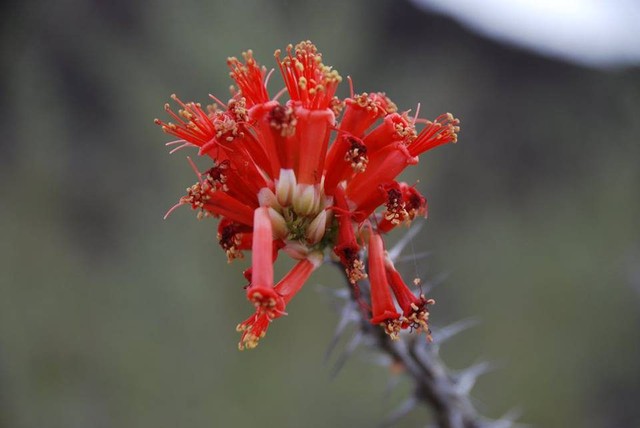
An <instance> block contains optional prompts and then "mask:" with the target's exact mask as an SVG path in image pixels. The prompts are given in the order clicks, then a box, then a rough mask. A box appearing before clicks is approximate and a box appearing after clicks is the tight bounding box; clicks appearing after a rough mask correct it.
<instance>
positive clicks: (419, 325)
mask: <svg viewBox="0 0 640 428" xmlns="http://www.w3.org/2000/svg"><path fill="white" fill-rule="evenodd" d="M385 265H386V266H385V267H386V270H387V279H388V281H389V284H390V285H391V289H392V290H393V294H394V295H395V297H396V300H397V301H398V305H400V308H402V313H403V315H404V322H403V326H402V327H403V328H407V327H410V328H412V329H414V330H418V331H424V332H425V333H426V334H427V340H429V341H431V334H430V333H431V331H430V330H429V323H428V321H429V310H428V309H427V305H433V304H434V303H436V301H435V300H433V299H427V298H426V297H425V296H424V295H423V294H421V295H420V296H416V295H415V294H413V292H412V291H411V290H410V289H409V287H408V286H407V284H405V282H404V281H403V280H402V277H401V276H400V274H399V273H398V271H397V270H396V268H395V267H394V266H393V263H392V262H391V260H389V258H387V259H386V260H385Z"/></svg>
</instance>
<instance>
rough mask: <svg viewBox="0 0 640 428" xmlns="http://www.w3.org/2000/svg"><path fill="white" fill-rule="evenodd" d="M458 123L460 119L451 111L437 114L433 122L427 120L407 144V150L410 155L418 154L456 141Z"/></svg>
mask: <svg viewBox="0 0 640 428" xmlns="http://www.w3.org/2000/svg"><path fill="white" fill-rule="evenodd" d="M459 125H460V121H459V120H458V119H456V118H454V117H453V115H452V114H451V113H445V114H443V115H441V116H438V117H437V118H436V120H434V121H433V122H429V121H427V126H426V127H425V128H424V129H423V130H422V132H420V134H418V137H417V138H416V139H415V140H414V141H413V142H411V144H409V152H410V153H411V155H412V156H418V155H419V154H421V153H424V152H426V151H427V150H431V149H433V148H435V147H438V146H441V145H443V144H447V143H456V142H457V141H458V132H459V131H460V126H459Z"/></svg>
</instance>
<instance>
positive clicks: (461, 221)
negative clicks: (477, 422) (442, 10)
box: [0, 0, 640, 428]
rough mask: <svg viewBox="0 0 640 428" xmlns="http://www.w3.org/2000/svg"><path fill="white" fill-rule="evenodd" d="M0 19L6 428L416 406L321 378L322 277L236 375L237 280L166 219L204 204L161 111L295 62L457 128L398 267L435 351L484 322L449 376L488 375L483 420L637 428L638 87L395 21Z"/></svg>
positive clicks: (347, 423)
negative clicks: (446, 118) (251, 62)
mask: <svg viewBox="0 0 640 428" xmlns="http://www.w3.org/2000/svg"><path fill="white" fill-rule="evenodd" d="M493 3H495V2H493ZM573 3H575V2H573ZM0 7H1V13H0V15H1V16H2V18H0V19H1V23H2V25H1V28H0V33H1V42H0V43H1V47H2V79H1V83H0V84H1V85H2V86H1V88H0V89H1V93H2V101H3V102H2V103H1V105H2V106H1V108H2V110H3V111H2V115H0V121H1V126H2V130H3V137H2V140H1V142H0V145H1V147H2V153H1V155H0V195H1V199H0V201H1V202H0V228H1V229H0V230H1V233H2V234H1V239H0V267H1V268H0V426H3V427H15V428H23V427H24V428H31V427H34V428H35V427H52V428H55V427H65V428H70V427H97V428H101V427H118V428H124V427H177V426H180V427H211V426H214V427H249V426H274V427H275V426H277V427H326V426H334V427H354V426H357V427H370V426H376V424H377V423H379V422H380V421H381V420H382V419H383V418H384V417H385V416H386V415H388V414H389V412H390V411H392V410H393V408H394V406H396V405H398V403H400V402H402V401H403V399H404V398H405V397H406V396H407V394H408V393H409V385H408V384H407V383H406V382H402V381H400V384H399V386H398V388H396V389H395V390H393V391H391V392H385V391H386V385H387V384H388V382H389V379H390V378H393V377H394V376H397V375H396V374H393V373H390V372H389V371H388V370H386V369H384V368H381V367H378V366H376V365H373V364H371V362H370V360H371V355H370V354H369V353H368V352H365V351H362V352H359V353H358V354H357V355H356V356H354V357H353V358H351V359H350V360H349V361H348V362H347V364H346V366H345V368H344V369H343V371H342V372H341V373H340V374H339V375H338V376H337V377H335V378H332V376H331V361H330V362H329V363H326V362H324V361H323V354H324V351H325V350H326V347H327V344H328V343H329V340H330V338H331V334H332V330H333V328H334V327H335V324H336V319H337V316H336V313H335V312H334V310H333V308H332V305H331V304H330V300H329V299H328V298H327V296H326V293H324V294H323V293H322V292H320V291H318V287H317V286H316V284H323V285H324V286H325V287H328V288H335V289H339V288H340V287H343V285H342V283H341V282H340V280H339V275H338V274H337V273H336V272H332V270H331V268H330V267H327V268H325V269H324V270H323V271H322V272H321V273H318V274H315V275H314V277H313V278H312V281H311V282H310V284H308V285H307V286H306V288H305V290H303V292H302V293H301V294H300V295H299V296H298V297H296V300H295V302H294V303H293V304H292V305H291V307H290V310H289V314H290V316H289V317H286V318H284V319H281V320H278V321H277V322H276V323H275V324H274V325H273V326H272V328H271V329H270V331H269V334H268V336H267V338H266V340H265V341H264V342H263V343H262V344H261V345H260V346H259V348H258V349H256V350H255V351H252V352H242V353H240V352H238V351H237V349H236V343H237V339H238V336H237V334H236V332H235V331H234V327H235V325H236V323H237V322H239V321H240V320H242V319H244V318H245V317H246V316H247V315H248V314H249V312H250V311H251V308H250V307H249V305H248V304H247V302H246V301H245V299H244V297H243V293H242V292H241V291H242V286H243V285H244V280H243V279H242V277H241V274H240V273H241V271H242V269H243V267H244V266H243V265H241V264H238V265H232V266H228V265H227V264H226V260H225V257H224V255H223V254H222V252H221V250H220V249H219V248H218V247H217V245H216V242H215V223H214V222H213V221H200V222H198V221H197V220H196V219H195V215H194V213H193V212H192V211H190V210H189V209H187V208H184V209H182V210H179V211H178V212H176V213H175V214H174V215H173V216H172V217H171V218H170V219H169V220H167V221H163V220H162V216H163V214H164V213H165V211H166V210H167V208H168V207H170V206H171V205H172V204H173V203H174V201H175V200H176V199H177V198H178V197H179V196H180V195H181V194H182V192H183V191H184V188H185V187H186V186H187V185H189V184H191V183H192V182H193V181H194V177H193V174H192V172H191V171H190V169H189V167H188V165H187V162H186V161H185V152H179V153H177V154H174V155H169V154H168V153H167V150H166V149H165V148H164V147H163V143H164V142H166V141H168V138H167V136H166V135H164V134H163V133H162V132H161V131H160V129H158V128H157V127H156V126H155V125H154V124H153V119H154V117H162V115H163V113H164V112H163V108H162V106H163V104H164V103H165V102H166V101H167V100H168V97H169V95H170V94H171V93H173V92H176V93H178V94H180V95H181V97H183V98H184V99H193V100H196V101H203V102H205V101H206V100H207V94H208V93H209V92H211V93H215V94H218V95H219V96H220V97H225V96H226V91H227V88H228V85H229V83H230V82H229V80H228V78H227V71H228V70H227V68H226V65H225V59H226V57H227V56H230V55H239V53H240V52H241V51H242V50H246V49H248V48H252V49H253V50H254V52H255V54H256V56H257V58H258V59H259V60H260V61H261V62H262V63H264V64H266V65H267V66H269V67H272V66H274V63H273V59H272V53H273V51H274V49H276V48H283V47H284V46H286V45H287V44H288V43H295V42H297V41H299V40H302V39H311V40H313V41H314V42H315V43H316V44H317V45H318V46H319V47H320V49H321V50H322V51H323V52H324V57H325V60H326V61H325V62H326V63H328V64H332V65H334V66H335V67H336V68H337V69H338V70H339V71H340V72H341V74H342V75H343V76H346V75H351V76H352V77H353V79H354V82H355V85H356V90H357V91H376V90H383V91H386V92H387V94H388V95H389V96H390V97H391V98H392V99H393V100H394V101H396V103H397V104H398V105H399V106H400V107H401V108H404V109H409V108H414V107H415V105H416V104H417V103H418V102H421V103H422V107H421V113H422V115H423V116H426V117H435V116H436V115H438V114H440V113H442V112H445V111H451V112H453V113H455V115H456V116H457V117H459V118H461V120H462V132H461V134H460V138H459V144H457V145H455V146H453V145H450V146H446V147H442V148H439V149H437V150H435V151H433V152H430V153H429V154H428V155H426V156H424V157H423V160H422V162H421V164H420V165H419V166H418V167H417V168H414V169H413V170H412V171H411V172H410V173H409V174H408V175H407V179H409V180H420V184H419V188H420V189H421V190H422V191H424V193H425V194H426V195H427V197H428V199H429V205H430V217H429V220H428V221H427V222H426V224H425V227H424V228H423V230H422V231H421V232H420V234H419V236H418V237H417V238H415V239H414V242H413V246H412V247H411V248H410V249H409V253H408V254H409V255H410V254H412V251H413V252H415V253H419V252H421V251H430V252H431V253H432V255H431V256H430V257H429V258H427V259H424V260H422V259H421V260H418V261H417V262H416V264H413V263H408V264H407V265H406V266H404V268H406V272H407V275H413V274H415V273H416V272H417V273H419V274H420V275H422V276H423V278H424V279H425V280H429V279H436V280H437V281H436V282H439V283H440V285H438V286H437V287H436V288H435V289H434V290H433V292H432V295H433V297H435V298H436V300H437V301H438V304H437V305H436V306H435V307H434V309H433V313H432V318H433V323H434V326H435V328H436V329H437V328H438V326H443V325H447V324H448V323H451V322H454V321H456V320H459V319H463V318H468V317H472V318H476V319H478V320H479V321H480V324H479V325H478V326H476V327H475V328H473V329H471V330H469V331H468V332H465V333H463V334H461V335H460V336H459V337H457V338H456V339H455V340H453V341H452V342H451V343H448V344H446V345H445V347H444V349H443V353H444V358H445V360H446V361H447V362H448V363H449V364H450V365H451V366H452V367H454V368H462V367H464V366H465V365H468V364H472V363H475V362H479V361H491V362H494V363H496V365H497V370H496V371H495V372H493V373H491V374H488V375H486V376H485V377H484V378H482V379H481V381H480V382H479V384H478V386H477V387H476V389H475V390H474V392H473V396H474V399H475V402H476V404H477V406H478V407H479V408H480V409H481V411H482V412H484V413H485V414H486V415H489V416H493V417H498V416H500V415H501V414H503V413H505V412H507V411H509V410H510V409H519V410H520V411H521V418H520V420H521V421H522V422H525V423H529V424H532V425H534V426H539V427H587V428H589V427H638V426H640V407H638V405H637V400H638V397H639V396H640V328H639V327H640V310H639V309H640V168H639V167H638V162H639V161H640V144H639V143H640V120H638V119H639V118H640V69H639V68H637V66H634V65H632V64H631V65H630V64H625V65H619V64H618V65H616V64H615V63H613V64H606V65H605V66H600V65H598V64H596V65H594V64H586V65H585V64H584V63H583V64H578V63H572V62H570V61H567V60H566V59H565V58H563V54H562V52H560V53H559V54H558V53H555V54H554V57H553V58H552V57H546V56H541V55H540V54H539V53H536V52H534V51H532V50H529V49H527V50H525V49H523V48H520V47H518V46H517V45H513V44H509V43H505V40H499V39H495V38H494V39H488V38H485V37H484V36H482V35H481V34H479V33H477V32H475V31H474V30H473V29H472V27H469V26H467V25H462V24H460V23H458V21H457V20H456V18H455V17H452V16H448V15H441V14H437V13H435V12H433V11H430V10H429V9H423V8H420V7H418V5H417V2H416V3H410V2H405V1H399V0H375V1H369V0H359V1H351V2H341V1H337V0H323V1H269V2H267V1H265V2H253V1H251V2H250V1H239V2H220V1H208V2H196V1H184V2H172V1H165V0H163V1H157V2H129V1H124V0H117V1H110V2H106V1H80V0H60V1H57V2H50V1H36V0H30V1H22V2H17V1H13V2H3V4H2V6H0ZM461 7H462V6H461ZM500 13H501V11H500V10H496V11H495V14H500ZM534 18H536V17H535V16H533V15H532V16H531V19H534ZM538 18H539V17H538ZM495 25H499V24H495ZM628 42H629V43H637V42H638V40H633V39H628ZM620 43H622V44H624V43H625V41H624V40H622V41H621V42H620ZM569 57H571V55H569V54H567V58H569ZM281 84H282V83H281V81H280V80H278V79H274V80H272V88H277V87H280V85H281ZM346 86H347V85H343V87H342V89H341V91H342V92H341V93H342V95H345V94H347V87H346ZM396 236H397V235H396ZM428 419H429V412H428V410H427V409H418V410H416V411H415V412H413V413H412V414H410V415H409V416H408V417H407V418H405V419H404V420H402V421H401V422H399V423H398V425H397V426H400V427H415V426H424V425H425V423H426V422H427V421H428Z"/></svg>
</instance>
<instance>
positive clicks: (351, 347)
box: [330, 331, 362, 379]
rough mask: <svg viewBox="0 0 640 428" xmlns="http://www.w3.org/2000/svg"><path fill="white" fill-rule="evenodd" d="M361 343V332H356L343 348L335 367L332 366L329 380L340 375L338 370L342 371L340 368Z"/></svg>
mask: <svg viewBox="0 0 640 428" xmlns="http://www.w3.org/2000/svg"><path fill="white" fill-rule="evenodd" d="M361 342H362V332H360V331H358V332H357V333H356V334H355V335H354V336H353V337H352V338H351V340H350V341H349V342H348V343H347V345H346V346H345V348H344V351H342V353H341V354H340V356H339V357H338V359H337V361H336V363H335V365H334V366H333V370H331V375H330V376H331V379H335V377H336V376H337V375H338V373H340V370H342V367H344V364H345V363H346V362H347V359H348V358H349V357H350V356H351V355H353V353H354V352H355V350H356V348H358V345H360V343H361Z"/></svg>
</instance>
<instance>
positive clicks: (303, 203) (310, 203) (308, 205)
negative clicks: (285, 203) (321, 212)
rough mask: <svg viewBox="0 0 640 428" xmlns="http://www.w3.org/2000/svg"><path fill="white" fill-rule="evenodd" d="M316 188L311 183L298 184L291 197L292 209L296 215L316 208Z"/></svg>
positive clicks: (309, 212) (305, 213)
mask: <svg viewBox="0 0 640 428" xmlns="http://www.w3.org/2000/svg"><path fill="white" fill-rule="evenodd" d="M317 199H319V198H318V196H317V195H316V188H315V186H314V185H312V184H298V187H297V189H296V193H295V196H294V198H293V209H294V210H295V211H296V213H298V215H309V214H311V213H312V212H314V210H317V206H318V205H317Z"/></svg>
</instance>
